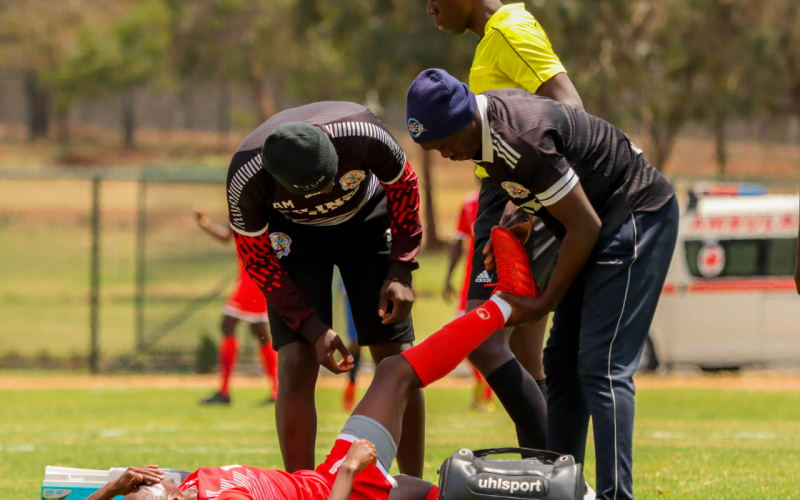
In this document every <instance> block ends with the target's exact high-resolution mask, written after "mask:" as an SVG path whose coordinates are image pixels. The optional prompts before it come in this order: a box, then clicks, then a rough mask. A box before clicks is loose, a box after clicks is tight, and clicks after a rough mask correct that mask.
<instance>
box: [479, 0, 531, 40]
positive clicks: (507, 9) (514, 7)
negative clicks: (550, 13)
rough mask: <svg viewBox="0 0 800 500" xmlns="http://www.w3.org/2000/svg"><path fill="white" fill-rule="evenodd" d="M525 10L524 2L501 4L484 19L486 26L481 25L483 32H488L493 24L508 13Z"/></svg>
mask: <svg viewBox="0 0 800 500" xmlns="http://www.w3.org/2000/svg"><path fill="white" fill-rule="evenodd" d="M518 10H521V11H525V4H524V3H511V4H508V5H503V6H502V7H500V8H499V9H497V12H495V13H494V14H492V17H490V18H489V20H488V21H486V26H484V27H483V32H484V34H485V33H488V32H489V30H490V29H492V28H493V27H494V25H495V24H497V23H499V22H500V21H502V20H503V19H505V18H506V17H508V16H509V15H511V14H512V13H513V12H514V11H518Z"/></svg>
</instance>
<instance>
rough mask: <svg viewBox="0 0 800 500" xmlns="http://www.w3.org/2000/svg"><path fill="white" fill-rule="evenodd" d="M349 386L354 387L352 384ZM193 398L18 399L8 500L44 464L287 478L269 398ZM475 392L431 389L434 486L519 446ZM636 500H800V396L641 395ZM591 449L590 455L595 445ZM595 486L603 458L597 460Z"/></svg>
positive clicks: (329, 395)
mask: <svg viewBox="0 0 800 500" xmlns="http://www.w3.org/2000/svg"><path fill="white" fill-rule="evenodd" d="M342 382H343V383H344V380H342ZM204 395H207V391H202V390H196V389H195V390H188V389H180V390H178V389H151V390H147V389H109V390H10V391H2V393H0V396H2V398H3V403H2V410H0V417H1V418H0V498H2V499H6V498H9V499H10V498H15V499H16V498H38V491H39V487H40V485H41V480H42V477H43V474H44V467H45V466H46V465H62V466H69V467H86V468H101V469H102V468H108V467H112V466H130V465H139V464H144V463H156V464H159V465H161V466H164V467H174V468H183V469H188V470H193V469H194V468H196V467H199V466H201V465H209V466H217V465H226V464H231V463H246V464H250V465H255V466H260V467H280V465H281V459H280V453H279V451H278V444H277V438H276V435H275V422H274V414H273V410H272V408H264V407H257V403H258V402H259V401H260V400H261V398H263V397H264V395H265V391H264V390H257V389H239V390H235V392H234V397H235V405H234V406H232V407H230V408H200V407H198V406H196V404H195V400H196V399H197V398H198V397H200V396H204ZM339 396H340V392H339V391H338V390H335V389H322V388H321V389H319V390H318V391H317V403H318V411H319V417H320V424H319V434H318V436H317V449H316V451H317V459H318V460H321V459H322V458H323V456H324V455H325V454H326V453H327V451H328V449H329V447H330V445H331V443H332V442H333V439H334V438H335V436H336V435H337V433H338V431H339V429H340V427H341V426H342V424H343V423H344V421H345V419H346V415H345V413H344V412H343V411H342V410H341V407H340V405H339ZM469 397H470V396H469V391H468V390H466V389H443V388H432V389H428V390H427V412H428V413H427V415H428V424H427V425H428V427H427V448H426V455H425V478H426V479H428V480H431V481H436V480H437V476H436V468H437V467H438V466H439V465H440V464H441V462H442V460H444V458H446V457H447V456H448V455H449V454H450V453H452V452H453V451H455V450H456V449H457V448H459V447H462V446H467V447H471V448H480V447H488V446H498V445H510V444H513V442H514V438H513V427H512V426H511V423H510V421H509V420H508V418H507V417H505V415H504V413H503V412H502V410H501V409H498V411H496V412H494V413H488V414H486V413H475V412H471V411H469V410H468V403H469ZM637 405H638V406H637V421H636V435H635V446H636V447H635V492H636V496H637V498H640V499H644V498H661V497H663V496H671V497H678V498H686V499H730V498H758V499H762V498H763V499H777V498H797V493H796V486H795V484H794V483H795V480H796V476H797V472H798V469H797V464H798V463H800V422H798V421H797V418H796V417H797V411H796V410H797V408H798V407H800V392H763V393H759V392H745V391H724V390H712V389H649V390H643V391H640V393H639V394H638V396H637ZM590 449H591V444H590ZM587 465H588V470H587V479H588V480H589V482H590V484H593V481H594V459H593V457H592V456H591V453H590V454H589V457H587Z"/></svg>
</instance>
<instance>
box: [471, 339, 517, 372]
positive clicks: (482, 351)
mask: <svg viewBox="0 0 800 500" xmlns="http://www.w3.org/2000/svg"><path fill="white" fill-rule="evenodd" d="M513 357H514V355H513V354H512V353H511V349H509V348H508V346H507V345H506V344H505V342H498V341H496V340H495V339H489V340H487V341H486V342H484V343H483V344H481V345H480V346H478V348H477V349H475V350H474V351H472V352H471V353H470V354H469V356H467V359H469V362H470V363H472V364H473V365H474V366H475V368H477V369H478V371H479V372H481V373H482V374H483V375H484V376H487V375H489V374H491V373H492V372H494V371H495V370H496V369H498V368H500V367H501V366H502V365H504V364H505V363H506V362H508V361H509V360H510V359H511V358H513Z"/></svg>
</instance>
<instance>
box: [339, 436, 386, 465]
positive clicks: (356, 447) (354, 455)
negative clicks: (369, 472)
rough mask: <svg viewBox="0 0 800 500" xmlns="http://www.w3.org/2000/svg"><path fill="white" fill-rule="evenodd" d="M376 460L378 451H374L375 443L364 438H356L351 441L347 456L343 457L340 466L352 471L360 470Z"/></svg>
mask: <svg viewBox="0 0 800 500" xmlns="http://www.w3.org/2000/svg"><path fill="white" fill-rule="evenodd" d="M377 461H378V452H377V451H375V445H374V444H372V443H370V442H369V441H367V440H366V439H357V440H355V441H353V444H352V445H351V446H350V450H348V452H347V456H346V457H344V462H342V467H345V468H346V469H348V470H352V471H354V472H361V471H362V470H364V469H366V468H367V466H368V465H369V464H374V463H375V462H377Z"/></svg>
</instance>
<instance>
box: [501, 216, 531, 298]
mask: <svg viewBox="0 0 800 500" xmlns="http://www.w3.org/2000/svg"><path fill="white" fill-rule="evenodd" d="M492 251H493V252H494V262H495V265H496V266H497V285H496V287H495V289H494V293H497V292H507V293H510V294H511V295H516V296H517V297H531V296H533V297H538V296H539V289H538V288H537V287H536V283H535V282H534V281H533V275H531V266H530V264H529V262H530V259H529V258H528V253H527V252H526V251H525V248H524V247H523V246H522V243H520V242H519V240H518V239H517V238H516V237H515V236H514V235H513V234H511V231H509V230H508V229H505V228H502V227H499V226H496V227H494V228H492ZM494 293H493V294H494Z"/></svg>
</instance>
